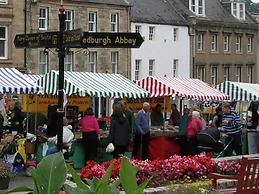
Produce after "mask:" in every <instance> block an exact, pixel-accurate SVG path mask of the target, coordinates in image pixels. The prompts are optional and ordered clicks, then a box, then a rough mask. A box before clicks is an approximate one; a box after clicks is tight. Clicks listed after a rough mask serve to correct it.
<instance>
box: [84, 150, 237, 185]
mask: <svg viewBox="0 0 259 194" xmlns="http://www.w3.org/2000/svg"><path fill="white" fill-rule="evenodd" d="M113 161H115V165H114V167H113V170H112V175H111V178H112V179H116V178H117V177H118V176H119V169H120V167H121V161H122V159H121V158H120V159H118V160H115V159H113V160H111V161H108V162H103V163H102V164H101V165H100V164H98V163H96V162H94V161H89V162H87V164H86V166H85V167H84V168H82V169H81V170H80V171H79V175H80V177H81V179H83V180H84V179H87V178H88V179H92V178H93V177H97V178H99V179H101V178H102V177H103V176H104V174H105V172H106V170H107V168H108V167H109V165H110V164H111V163H112V162H113ZM130 163H131V164H132V165H134V166H139V167H140V170H139V171H138V173H137V175H136V179H137V182H138V183H142V182H143V181H145V180H147V179H148V178H150V177H153V178H152V180H151V181H150V183H149V187H154V186H161V185H165V184H168V183H170V182H171V181H173V182H174V183H175V182H179V183H181V182H191V181H194V180H204V179H206V178H207V175H208V174H209V173H211V172H218V173H221V174H231V175H232V174H237V173H238V172H239V169H240V164H238V163H236V162H233V161H232V162H229V161H219V162H215V161H214V160H213V159H212V158H211V157H209V156H207V155H206V154H204V153H202V154H199V155H195V156H184V157H181V156H178V155H174V156H172V157H170V158H169V159H166V160H153V161H149V160H148V161H141V160H136V159H130Z"/></svg>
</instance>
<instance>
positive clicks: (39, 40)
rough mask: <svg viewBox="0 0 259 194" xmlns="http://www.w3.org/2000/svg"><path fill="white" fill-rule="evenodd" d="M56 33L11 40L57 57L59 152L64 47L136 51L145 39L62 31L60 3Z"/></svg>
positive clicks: (22, 46) (110, 34)
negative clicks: (53, 50)
mask: <svg viewBox="0 0 259 194" xmlns="http://www.w3.org/2000/svg"><path fill="white" fill-rule="evenodd" d="M59 12H60V13H59V31H54V32H45V33H33V34H17V35H16V36H15V39H14V45H15V47H16V48H56V50H57V52H58V58H59V92H58V109H57V117H58V118H57V120H58V134H57V135H58V145H57V148H58V151H61V150H62V144H63V142H62V141H63V139H62V137H63V116H64V107H63V101H64V97H63V95H64V93H63V89H64V59H65V52H66V50H67V48H68V49H69V48H89V47H94V48H139V47H140V46H141V44H142V43H143V42H144V39H143V38H142V36H141V35H140V34H139V33H122V32H120V33H112V32H110V33H109V32H83V30H82V29H75V30H67V31H65V19H66V15H65V13H64V12H65V9H64V8H63V1H62V0H61V7H60V8H59Z"/></svg>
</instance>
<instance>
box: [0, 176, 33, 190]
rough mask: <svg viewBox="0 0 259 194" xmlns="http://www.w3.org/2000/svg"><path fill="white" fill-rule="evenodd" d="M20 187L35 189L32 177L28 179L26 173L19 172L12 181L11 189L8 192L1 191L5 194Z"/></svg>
mask: <svg viewBox="0 0 259 194" xmlns="http://www.w3.org/2000/svg"><path fill="white" fill-rule="evenodd" d="M20 186H27V187H29V188H33V179H32V177H28V176H27V175H26V173H25V171H22V172H18V173H17V174H16V176H15V177H14V178H12V179H11V180H10V184H9V188H8V189H7V190H0V194H3V193H5V192H7V191H10V190H12V189H15V188H17V187H20Z"/></svg>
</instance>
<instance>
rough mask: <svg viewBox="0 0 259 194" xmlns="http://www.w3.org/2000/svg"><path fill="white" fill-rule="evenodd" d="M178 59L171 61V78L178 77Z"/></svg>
mask: <svg viewBox="0 0 259 194" xmlns="http://www.w3.org/2000/svg"><path fill="white" fill-rule="evenodd" d="M178 61H179V60H178V59H174V60H173V77H177V76H178Z"/></svg>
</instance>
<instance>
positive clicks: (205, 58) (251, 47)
mask: <svg viewBox="0 0 259 194" xmlns="http://www.w3.org/2000/svg"><path fill="white" fill-rule="evenodd" d="M170 2H171V5H172V6H174V7H176V8H177V9H178V10H179V11H180V12H181V14H182V15H183V16H184V17H185V18H186V20H188V21H189V35H190V44H191V45H190V48H191V50H190V53H191V59H190V61H191V75H190V77H194V78H199V79H201V80H203V81H205V82H207V83H210V84H212V85H217V84H219V83H221V82H223V81H227V80H229V81H237V82H249V83H253V82H257V80H258V75H257V72H258V70H257V69H258V67H257V59H256V56H257V40H256V39H257V38H256V37H257V24H256V21H255V20H254V19H253V18H252V17H251V15H250V14H249V13H248V12H246V10H245V2H244V0H170Z"/></svg>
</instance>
